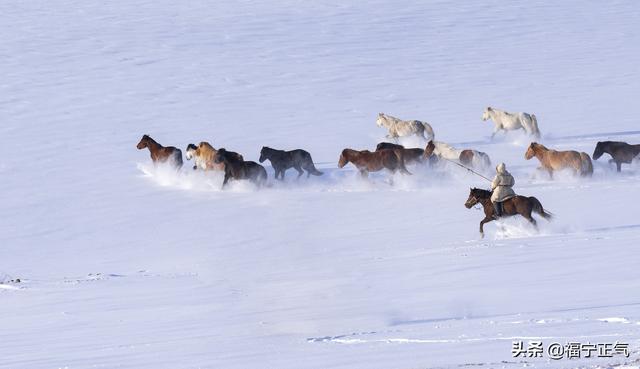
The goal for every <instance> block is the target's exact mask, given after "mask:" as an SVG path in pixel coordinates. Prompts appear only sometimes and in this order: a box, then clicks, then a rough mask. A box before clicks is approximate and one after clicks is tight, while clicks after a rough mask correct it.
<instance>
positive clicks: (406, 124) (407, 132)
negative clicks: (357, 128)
mask: <svg viewBox="0 0 640 369" xmlns="http://www.w3.org/2000/svg"><path fill="white" fill-rule="evenodd" d="M376 124H377V125H378V127H385V128H386V129H388V130H389V134H388V135H387V137H388V138H398V137H404V136H411V135H417V136H420V137H422V138H424V139H426V140H433V138H434V137H435V135H434V134H433V128H431V126H430V125H429V123H427V122H421V121H419V120H400V119H398V118H395V117H392V116H390V115H386V114H384V113H379V114H378V119H376ZM425 131H426V132H427V137H425V135H424V133H425Z"/></svg>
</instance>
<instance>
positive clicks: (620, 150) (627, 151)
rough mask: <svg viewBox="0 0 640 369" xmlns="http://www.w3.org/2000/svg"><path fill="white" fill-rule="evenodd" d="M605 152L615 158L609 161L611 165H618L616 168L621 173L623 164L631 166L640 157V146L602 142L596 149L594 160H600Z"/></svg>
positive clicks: (617, 142)
mask: <svg viewBox="0 0 640 369" xmlns="http://www.w3.org/2000/svg"><path fill="white" fill-rule="evenodd" d="M605 152H606V153H607V154H609V155H611V157H612V158H613V159H611V160H609V163H616V168H617V170H618V172H620V171H621V170H622V163H625V164H631V161H633V159H634V158H636V157H638V155H640V145H630V144H628V143H626V142H619V141H601V142H598V143H597V144H596V149H595V150H594V151H593V160H598V159H599V158H600V157H601V156H602V154H604V153H605Z"/></svg>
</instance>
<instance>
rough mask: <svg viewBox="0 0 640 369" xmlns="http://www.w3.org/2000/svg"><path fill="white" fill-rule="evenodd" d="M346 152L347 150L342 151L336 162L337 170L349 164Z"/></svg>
mask: <svg viewBox="0 0 640 369" xmlns="http://www.w3.org/2000/svg"><path fill="white" fill-rule="evenodd" d="M347 150H349V149H344V150H342V153H341V154H340V160H338V168H343V167H344V166H345V165H347V163H349V159H347V155H348V151H347Z"/></svg>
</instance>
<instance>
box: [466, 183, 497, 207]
mask: <svg viewBox="0 0 640 369" xmlns="http://www.w3.org/2000/svg"><path fill="white" fill-rule="evenodd" d="M489 198H491V191H487V190H483V189H481V188H470V189H469V197H468V198H467V202H465V203H464V206H465V207H466V208H467V209H471V207H473V206H474V205H476V204H477V203H479V202H481V200H486V199H489Z"/></svg>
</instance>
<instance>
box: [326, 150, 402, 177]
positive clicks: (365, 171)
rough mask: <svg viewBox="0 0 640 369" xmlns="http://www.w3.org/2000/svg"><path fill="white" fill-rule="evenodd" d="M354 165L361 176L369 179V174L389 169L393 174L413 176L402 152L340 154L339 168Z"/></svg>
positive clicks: (343, 151)
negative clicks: (405, 164)
mask: <svg viewBox="0 0 640 369" xmlns="http://www.w3.org/2000/svg"><path fill="white" fill-rule="evenodd" d="M349 162H351V163H353V165H355V166H356V168H358V170H359V171H360V175H362V176H363V177H365V178H366V177H367V176H368V175H369V172H377V171H380V170H382V169H388V170H390V171H392V172H394V173H395V172H396V171H398V170H399V171H400V173H402V174H411V173H410V172H409V171H408V170H407V168H406V167H405V166H404V153H403V152H402V150H392V149H383V150H380V151H374V152H371V151H369V150H362V151H357V150H352V149H344V150H342V154H340V160H339V161H338V168H342V167H344V166H345V165H347V163H349Z"/></svg>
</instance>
